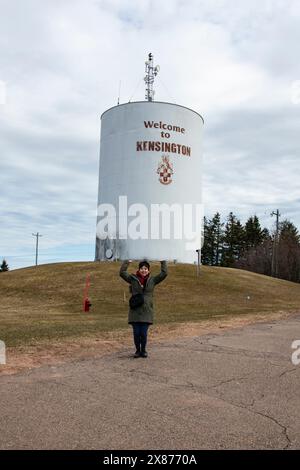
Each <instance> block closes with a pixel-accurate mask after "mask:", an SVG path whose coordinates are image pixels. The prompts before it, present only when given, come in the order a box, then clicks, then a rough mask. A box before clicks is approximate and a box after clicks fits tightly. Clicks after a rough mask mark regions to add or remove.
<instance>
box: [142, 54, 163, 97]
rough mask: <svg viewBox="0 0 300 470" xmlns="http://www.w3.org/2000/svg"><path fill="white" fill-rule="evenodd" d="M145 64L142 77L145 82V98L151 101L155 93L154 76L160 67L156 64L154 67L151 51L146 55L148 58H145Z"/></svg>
mask: <svg viewBox="0 0 300 470" xmlns="http://www.w3.org/2000/svg"><path fill="white" fill-rule="evenodd" d="M145 65H146V76H145V78H144V80H145V83H146V93H145V98H146V100H147V101H153V100H154V93H155V91H154V90H153V83H154V78H155V77H156V75H157V74H158V72H159V69H160V67H159V65H156V67H154V64H153V55H152V54H151V52H150V54H149V55H148V60H146V62H145Z"/></svg>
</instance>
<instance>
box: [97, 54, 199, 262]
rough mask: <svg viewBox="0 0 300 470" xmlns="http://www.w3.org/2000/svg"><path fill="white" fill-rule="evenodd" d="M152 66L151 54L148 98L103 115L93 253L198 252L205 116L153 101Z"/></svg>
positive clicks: (176, 255) (182, 258)
mask: <svg viewBox="0 0 300 470" xmlns="http://www.w3.org/2000/svg"><path fill="white" fill-rule="evenodd" d="M158 72H159V67H158V66H156V67H155V66H154V61H153V56H152V54H149V56H148V60H147V61H146V76H145V79H144V80H145V83H146V94H145V98H146V100H145V101H137V102H129V103H125V104H121V105H117V106H114V107H112V108H110V109H108V110H106V111H105V112H104V113H103V114H102V116H101V138H100V166H99V192H98V215H97V234H96V254H95V259H96V260H106V261H107V260H111V261H113V260H115V259H119V260H122V259H133V260H134V259H135V260H139V259H148V260H162V259H166V260H172V261H173V260H174V259H176V260H177V261H178V262H184V263H194V262H196V261H197V258H198V252H196V250H199V249H200V244H201V227H199V220H201V221H202V213H201V217H200V213H199V210H200V208H201V203H202V198H201V189H202V188H201V173H202V160H201V154H202V152H201V143H202V128H203V118H202V116H201V115H200V114H198V113H197V112H196V111H193V110H192V109H189V108H187V107H185V106H180V105H177V104H174V103H166V102H159V101H154V90H153V84H154V79H155V76H156V75H157V73H158ZM197 218H198V220H196V219H197ZM187 233H189V235H188V237H187V236H186V235H187ZM191 233H194V235H195V237H194V238H192V237H191Z"/></svg>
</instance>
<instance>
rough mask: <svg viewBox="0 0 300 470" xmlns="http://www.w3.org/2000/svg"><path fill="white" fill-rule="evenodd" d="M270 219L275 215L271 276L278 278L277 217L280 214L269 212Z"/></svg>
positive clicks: (277, 211)
mask: <svg viewBox="0 0 300 470" xmlns="http://www.w3.org/2000/svg"><path fill="white" fill-rule="evenodd" d="M270 215H271V217H272V216H273V215H276V231H275V238H274V242H273V249H272V266H271V276H273V277H278V241H279V217H280V216H281V214H280V213H279V210H278V209H277V210H276V211H273V212H271V214H270Z"/></svg>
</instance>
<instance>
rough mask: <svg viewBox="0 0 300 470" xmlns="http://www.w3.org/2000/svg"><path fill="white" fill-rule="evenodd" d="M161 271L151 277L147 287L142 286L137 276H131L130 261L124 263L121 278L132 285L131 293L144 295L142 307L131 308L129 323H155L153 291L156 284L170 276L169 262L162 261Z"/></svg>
mask: <svg viewBox="0 0 300 470" xmlns="http://www.w3.org/2000/svg"><path fill="white" fill-rule="evenodd" d="M160 263H161V271H160V273H159V274H157V276H151V274H150V276H149V277H148V279H147V282H146V286H145V287H144V289H143V287H142V286H141V284H140V282H139V280H138V278H137V276H136V275H135V274H129V273H128V272H127V268H128V265H129V262H128V260H126V261H124V262H123V263H122V266H121V268H120V276H121V277H122V278H123V279H124V280H125V281H126V282H128V284H130V285H131V293H132V295H135V294H140V293H143V294H144V304H143V305H141V307H138V308H135V309H132V308H130V307H129V313H128V323H132V322H136V321H140V322H145V323H153V316H154V310H153V291H154V287H155V286H156V284H158V283H159V282H161V281H163V280H164V279H165V278H166V277H167V275H168V269H167V262H166V261H161V262H160Z"/></svg>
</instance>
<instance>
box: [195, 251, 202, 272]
mask: <svg viewBox="0 0 300 470" xmlns="http://www.w3.org/2000/svg"><path fill="white" fill-rule="evenodd" d="M196 252H197V254H198V259H197V276H200V252H201V250H200V249H199V248H198V250H196Z"/></svg>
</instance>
